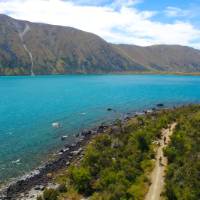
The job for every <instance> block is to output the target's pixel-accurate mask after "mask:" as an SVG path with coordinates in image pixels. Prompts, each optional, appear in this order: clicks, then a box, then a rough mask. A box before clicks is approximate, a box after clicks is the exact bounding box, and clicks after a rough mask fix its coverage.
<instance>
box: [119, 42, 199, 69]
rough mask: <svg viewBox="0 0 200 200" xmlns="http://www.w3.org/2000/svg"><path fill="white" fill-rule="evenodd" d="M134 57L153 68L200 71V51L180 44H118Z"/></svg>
mask: <svg viewBox="0 0 200 200" xmlns="http://www.w3.org/2000/svg"><path fill="white" fill-rule="evenodd" d="M118 47H119V48H121V49H122V50H124V51H125V52H126V53H127V54H128V55H129V56H130V57H131V58H132V59H134V60H135V61H136V62H138V63H140V64H141V65H142V66H144V67H147V68H149V69H152V70H158V71H168V72H200V51H199V50H196V49H193V48H190V47H185V46H179V45H155V46H148V47H139V46H134V45H124V44H122V45H118Z"/></svg>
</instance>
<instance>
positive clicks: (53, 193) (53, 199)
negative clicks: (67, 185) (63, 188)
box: [43, 188, 58, 200]
mask: <svg viewBox="0 0 200 200" xmlns="http://www.w3.org/2000/svg"><path fill="white" fill-rule="evenodd" d="M57 199H58V191H57V190H55V189H51V188H50V189H45V190H44V193H43V200H57Z"/></svg>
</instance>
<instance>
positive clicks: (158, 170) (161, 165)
mask: <svg viewBox="0 0 200 200" xmlns="http://www.w3.org/2000/svg"><path fill="white" fill-rule="evenodd" d="M175 126H176V123H173V124H171V126H170V127H169V128H167V129H163V131H162V138H161V140H160V141H159V143H160V146H159V148H158V150H157V155H156V164H155V168H154V170H153V172H152V174H151V183H152V184H151V186H150V188H149V191H148V193H147V195H146V197H145V200H160V195H161V193H162V190H163V187H164V175H165V168H166V165H167V158H166V157H164V155H163V149H164V148H165V147H166V146H167V145H168V143H169V141H170V136H171V135H172V133H173V131H174V128H175ZM164 138H165V142H164ZM160 158H161V159H160Z"/></svg>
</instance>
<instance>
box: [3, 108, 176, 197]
mask: <svg viewBox="0 0 200 200" xmlns="http://www.w3.org/2000/svg"><path fill="white" fill-rule="evenodd" d="M158 105H162V106H161V107H159V106H158ZM158 105H157V106H156V108H152V109H149V110H144V111H142V112H133V113H127V114H125V115H124V116H123V117H122V119H121V121H122V123H123V124H124V123H127V122H128V121H129V120H131V119H133V118H134V117H137V116H139V115H145V114H148V113H154V112H159V111H160V110H163V109H170V108H168V107H165V106H164V105H163V104H158ZM174 108H175V107H173V108H172V109H174ZM115 122H116V120H113V121H112V122H111V123H109V124H105V123H101V125H99V126H97V127H95V128H93V129H90V130H87V131H82V132H81V133H80V134H78V135H76V139H75V141H74V142H73V143H72V144H70V145H69V144H65V145H64V147H63V148H62V149H60V151H58V152H57V155H58V157H57V158H55V159H54V160H51V161H48V162H47V163H46V164H44V165H43V166H40V167H38V168H37V169H35V170H33V171H31V172H30V173H29V174H27V175H24V176H22V177H20V178H19V179H17V180H16V181H14V182H11V183H9V184H7V185H5V186H3V188H0V198H2V199H15V200H16V199H17V198H19V197H20V195H21V194H26V193H27V192H29V191H30V190H31V189H33V188H34V187H36V189H37V190H39V191H41V190H43V188H45V187H47V186H48V184H49V183H50V181H51V178H52V177H50V176H48V175H50V174H52V173H55V172H57V171H59V170H61V169H64V168H66V167H68V166H69V165H70V164H71V163H72V162H73V161H76V160H79V159H81V158H82V157H83V152H84V148H85V147H86V146H87V144H88V143H89V142H90V141H91V139H92V138H94V137H96V136H97V135H99V134H101V133H104V132H106V131H107V130H108V129H109V128H112V127H113V126H115V125H116V124H115Z"/></svg>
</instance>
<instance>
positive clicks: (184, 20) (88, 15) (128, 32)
mask: <svg viewBox="0 0 200 200" xmlns="http://www.w3.org/2000/svg"><path fill="white" fill-rule="evenodd" d="M0 13H1V14H7V15H9V16H11V17H14V18H17V19H23V20H28V21H32V22H42V23H49V24H54V25H63V26H71V27H74V28H78V29H81V30H84V31H87V32H92V33H94V34H97V35H99V36H100V37H102V38H103V39H105V40H106V41H108V42H112V43H126V44H135V45H140V46H148V45H157V44H179V45H186V46H191V47H194V48H198V49H200V0H113V1H111V0H73V1H72V0H0Z"/></svg>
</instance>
